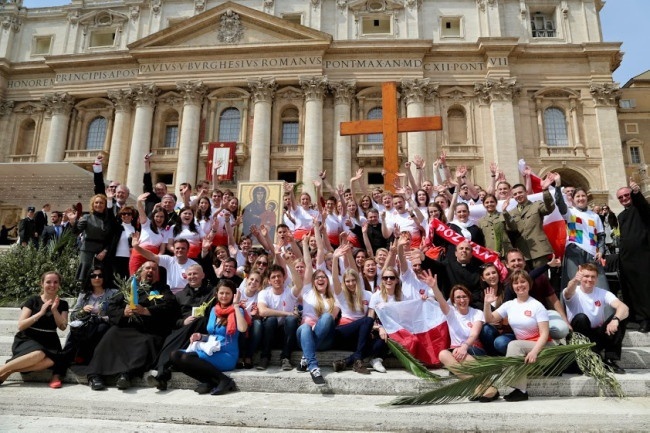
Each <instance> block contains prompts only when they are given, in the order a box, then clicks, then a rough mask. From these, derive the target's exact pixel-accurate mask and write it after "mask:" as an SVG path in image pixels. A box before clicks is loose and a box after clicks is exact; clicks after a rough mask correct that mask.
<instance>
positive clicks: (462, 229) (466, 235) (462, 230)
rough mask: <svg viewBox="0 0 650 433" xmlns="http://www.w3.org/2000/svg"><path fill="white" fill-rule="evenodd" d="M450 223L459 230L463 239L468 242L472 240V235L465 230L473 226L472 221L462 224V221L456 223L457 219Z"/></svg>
mask: <svg viewBox="0 0 650 433" xmlns="http://www.w3.org/2000/svg"><path fill="white" fill-rule="evenodd" d="M451 223H452V224H454V225H456V226H458V228H460V233H461V234H462V235H463V237H464V238H465V239H467V240H468V241H471V240H472V233H470V231H469V230H467V228H468V227H471V226H473V225H474V221H471V220H470V221H467V222H465V223H464V222H462V221H458V220H457V219H454V220H453V221H452V222H451Z"/></svg>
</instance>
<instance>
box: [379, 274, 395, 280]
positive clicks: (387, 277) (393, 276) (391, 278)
mask: <svg viewBox="0 0 650 433" xmlns="http://www.w3.org/2000/svg"><path fill="white" fill-rule="evenodd" d="M381 279H382V280H384V281H393V280H396V279H397V277H396V276H395V275H384V276H383V277H381Z"/></svg>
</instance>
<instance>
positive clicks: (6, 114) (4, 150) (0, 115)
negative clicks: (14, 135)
mask: <svg viewBox="0 0 650 433" xmlns="http://www.w3.org/2000/svg"><path fill="white" fill-rule="evenodd" d="M13 109H14V101H12V100H7V99H4V98H0V130H2V131H8V130H9V121H10V120H11V113H12V112H13ZM12 151H13V143H12V142H11V135H10V134H2V136H1V137H0V162H10V161H9V155H11V154H12Z"/></svg>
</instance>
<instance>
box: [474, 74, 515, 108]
mask: <svg viewBox="0 0 650 433" xmlns="http://www.w3.org/2000/svg"><path fill="white" fill-rule="evenodd" d="M520 92H521V87H520V86H519V85H517V79H516V78H503V77H502V78H499V79H498V80H495V79H490V78H488V79H487V80H485V82H483V83H474V94H475V95H476V96H477V97H478V100H479V102H480V103H482V104H489V103H490V102H492V101H513V100H514V99H515V98H516V97H517V96H518V95H519V93H520Z"/></svg>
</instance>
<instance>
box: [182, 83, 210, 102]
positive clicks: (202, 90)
mask: <svg viewBox="0 0 650 433" xmlns="http://www.w3.org/2000/svg"><path fill="white" fill-rule="evenodd" d="M176 90H178V91H179V92H181V94H182V95H183V100H184V101H185V104H194V105H199V104H201V102H202V101H203V98H204V97H205V94H206V93H207V92H208V88H207V87H206V86H205V85H204V84H203V81H179V82H178V83H176Z"/></svg>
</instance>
